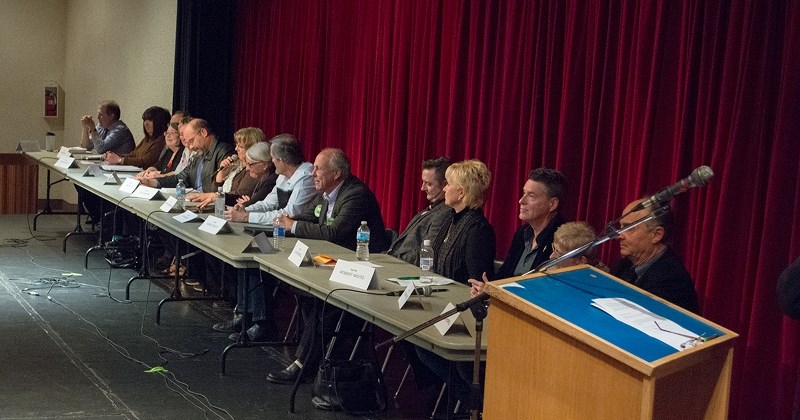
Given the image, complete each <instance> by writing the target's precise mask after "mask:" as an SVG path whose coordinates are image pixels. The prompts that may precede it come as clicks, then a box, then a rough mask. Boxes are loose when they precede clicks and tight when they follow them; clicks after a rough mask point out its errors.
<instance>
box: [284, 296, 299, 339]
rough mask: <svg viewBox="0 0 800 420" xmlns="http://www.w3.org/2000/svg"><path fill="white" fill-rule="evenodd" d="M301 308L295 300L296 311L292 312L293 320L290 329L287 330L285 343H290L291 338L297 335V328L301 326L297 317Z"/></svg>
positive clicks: (290, 321) (290, 322)
mask: <svg viewBox="0 0 800 420" xmlns="http://www.w3.org/2000/svg"><path fill="white" fill-rule="evenodd" d="M299 309H300V308H299V306H298V305H297V299H295V304H294V311H293V312H292V319H291V320H289V327H288V328H286V335H284V336H283V341H285V342H289V338H291V337H292V336H293V335H295V327H296V326H297V325H298V324H299V323H298V322H297V321H298V319H297V315H298V311H299Z"/></svg>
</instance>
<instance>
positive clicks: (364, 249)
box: [356, 220, 369, 261]
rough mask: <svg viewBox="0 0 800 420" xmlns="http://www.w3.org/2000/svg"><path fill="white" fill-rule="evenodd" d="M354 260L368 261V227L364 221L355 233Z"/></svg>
mask: <svg viewBox="0 0 800 420" xmlns="http://www.w3.org/2000/svg"><path fill="white" fill-rule="evenodd" d="M356 258H358V259H359V260H360V261H369V226H367V221H366V220H362V221H361V226H359V227H358V230H357V231H356Z"/></svg>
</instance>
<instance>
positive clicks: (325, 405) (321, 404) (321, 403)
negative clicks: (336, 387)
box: [311, 397, 338, 411]
mask: <svg viewBox="0 0 800 420" xmlns="http://www.w3.org/2000/svg"><path fill="white" fill-rule="evenodd" d="M311 404H314V407H315V408H317V409H318V410H325V411H338V407H334V406H332V405H331V403H330V402H328V400H326V399H324V398H320V397H314V398H312V399H311Z"/></svg>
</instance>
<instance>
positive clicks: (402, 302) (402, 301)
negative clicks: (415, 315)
mask: <svg viewBox="0 0 800 420" xmlns="http://www.w3.org/2000/svg"><path fill="white" fill-rule="evenodd" d="M416 291H417V288H416V287H414V282H411V283H409V284H408V285H406V290H403V294H401V295H400V297H399V298H398V299H397V309H403V306H406V302H408V299H409V298H410V297H411V295H413V294H414V292H416Z"/></svg>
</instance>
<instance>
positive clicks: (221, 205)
mask: <svg viewBox="0 0 800 420" xmlns="http://www.w3.org/2000/svg"><path fill="white" fill-rule="evenodd" d="M223 213H225V194H224V193H223V192H222V187H219V188H217V198H215V199H214V216H217V217H220V218H222V217H224V215H223Z"/></svg>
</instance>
